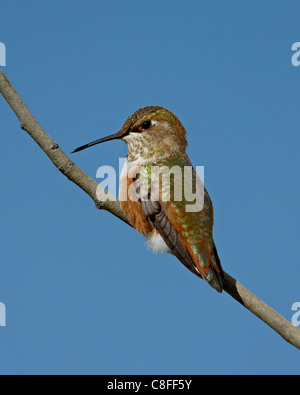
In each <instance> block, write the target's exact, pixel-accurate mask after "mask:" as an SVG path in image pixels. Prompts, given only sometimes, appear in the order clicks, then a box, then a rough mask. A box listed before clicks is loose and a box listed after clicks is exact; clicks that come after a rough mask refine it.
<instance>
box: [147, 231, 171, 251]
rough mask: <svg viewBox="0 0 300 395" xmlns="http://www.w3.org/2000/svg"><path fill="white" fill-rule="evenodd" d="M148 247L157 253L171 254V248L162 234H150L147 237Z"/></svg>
mask: <svg viewBox="0 0 300 395" xmlns="http://www.w3.org/2000/svg"><path fill="white" fill-rule="evenodd" d="M146 244H147V247H148V248H149V249H150V250H152V251H153V252H156V253H166V252H170V249H169V247H168V246H167V244H166V243H165V241H164V239H163V238H162V237H161V235H160V234H154V235H153V234H152V233H150V234H149V236H147V241H146Z"/></svg>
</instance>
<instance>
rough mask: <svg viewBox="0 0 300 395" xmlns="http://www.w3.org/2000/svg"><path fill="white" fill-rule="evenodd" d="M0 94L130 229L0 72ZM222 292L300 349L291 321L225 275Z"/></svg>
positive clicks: (63, 167)
mask: <svg viewBox="0 0 300 395" xmlns="http://www.w3.org/2000/svg"><path fill="white" fill-rule="evenodd" d="M0 92H1V94H2V96H3V97H4V99H5V100H6V101H7V103H8V104H9V105H10V107H11V108H12V110H13V112H14V113H15V114H16V116H17V118H18V119H19V121H20V123H21V128H22V129H23V130H25V131H26V132H27V133H28V134H29V135H30V136H31V137H32V138H33V140H34V141H35V142H36V143H37V144H38V145H39V146H40V147H41V149H42V150H43V151H44V152H45V154H46V155H47V156H48V157H49V158H50V160H51V161H52V162H53V164H54V166H55V167H56V168H57V169H58V170H59V171H60V172H61V173H62V174H63V175H64V176H66V177H67V178H68V179H69V180H70V181H72V182H74V183H75V184H76V185H78V186H79V188H81V189H82V190H83V191H84V192H85V193H87V194H88V195H89V196H90V197H91V198H92V199H93V201H94V202H95V205H96V207H97V208H100V209H103V210H107V211H109V212H110V213H111V214H113V215H115V216H116V217H118V218H119V219H121V220H122V221H124V222H126V223H127V224H128V225H130V226H131V224H130V222H129V220H128V219H127V217H126V216H125V214H124V212H123V210H122V208H121V206H120V203H119V201H118V200H114V198H113V196H111V195H109V194H108V193H107V192H106V191H105V190H104V189H103V188H101V187H100V186H99V185H98V184H97V182H96V181H94V180H93V179H92V178H90V177H89V176H88V175H87V174H86V173H84V172H83V171H82V170H81V169H80V168H79V167H78V166H77V165H75V163H73V162H72V161H71V160H70V159H69V158H68V156H67V155H66V154H65V153H64V152H63V151H62V150H61V148H60V147H59V145H58V144H57V143H56V142H55V141H53V140H52V139H51V137H50V136H49V135H48V134H47V133H46V132H45V131H44V130H43V128H42V127H41V126H40V125H39V123H38V122H37V121H36V119H35V118H34V117H33V115H32V114H31V112H30V111H29V110H28V108H27V107H26V106H25V104H24V102H23V101H22V99H21V98H20V96H19V95H18V94H17V92H16V91H15V89H14V88H13V86H12V85H11V83H10V82H9V80H8V79H7V77H6V75H5V74H4V73H3V72H2V71H0ZM104 195H106V199H107V200H105V201H102V200H103V199H102V198H101V197H103V196H104ZM97 196H98V197H100V199H98V197H97ZM224 290H225V292H227V293H228V294H229V295H230V296H232V297H233V298H234V299H235V300H237V301H238V302H239V303H241V304H242V305H243V306H244V307H245V308H246V309H248V310H249V311H251V312H252V313H253V314H255V315H256V316H257V317H258V318H260V319H261V320H262V321H264V322H265V323H266V324H267V325H269V326H270V327H271V328H272V329H274V330H275V331H276V332H277V333H278V334H279V335H280V336H281V337H283V339H285V340H286V341H287V342H289V343H290V344H292V345H293V346H295V347H296V348H298V349H300V329H299V328H297V327H296V326H294V325H292V323H291V322H289V321H288V320H286V319H285V318H283V317H282V316H281V315H280V314H278V313H277V312H276V311H275V310H273V309H272V308H271V307H270V306H268V305H267V304H266V303H264V302H263V301H262V300H260V299H259V298H258V297H257V296H255V295H254V294H253V293H251V292H250V291H249V290H248V289H246V288H245V287H244V286H243V285H242V284H240V283H239V282H238V281H236V280H235V279H234V278H233V277H231V276H230V275H229V274H227V273H225V278H224Z"/></svg>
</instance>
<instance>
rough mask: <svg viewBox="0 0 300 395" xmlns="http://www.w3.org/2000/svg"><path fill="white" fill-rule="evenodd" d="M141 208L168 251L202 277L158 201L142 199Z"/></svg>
mask: <svg viewBox="0 0 300 395" xmlns="http://www.w3.org/2000/svg"><path fill="white" fill-rule="evenodd" d="M141 205H142V209H143V212H144V214H145V215H146V217H147V218H149V219H150V221H151V222H152V224H153V225H154V227H155V228H156V229H157V230H158V232H159V234H160V235H161V237H162V238H163V240H164V241H165V243H166V244H167V246H168V247H169V248H170V251H171V252H172V254H173V255H174V256H176V258H177V259H179V261H180V262H181V263H183V264H184V266H185V267H186V268H187V269H189V270H190V271H191V272H192V273H194V274H196V275H197V276H199V277H200V278H202V276H201V274H200V273H199V270H198V269H197V266H196V265H195V263H194V262H193V260H192V258H191V257H190V255H189V253H188V251H187V249H186V248H185V246H184V245H183V244H182V241H181V238H180V236H179V233H178V232H177V231H176V230H175V228H174V226H173V225H172V224H171V222H170V221H169V219H168V216H167V215H166V212H165V210H164V209H163V208H162V207H161V205H160V203H159V201H151V200H142V201H141Z"/></svg>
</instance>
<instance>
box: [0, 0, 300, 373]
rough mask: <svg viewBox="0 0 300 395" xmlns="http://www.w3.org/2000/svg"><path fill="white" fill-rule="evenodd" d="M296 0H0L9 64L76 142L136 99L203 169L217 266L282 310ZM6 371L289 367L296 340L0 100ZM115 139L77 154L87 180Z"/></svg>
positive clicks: (291, 220)
mask: <svg viewBox="0 0 300 395" xmlns="http://www.w3.org/2000/svg"><path fill="white" fill-rule="evenodd" d="M299 12H300V5H299V2H297V1H289V2H273V1H268V0H267V1H264V2H261V1H243V2H241V1H237V0H236V1H226V2H224V1H210V2H206V1H192V0H189V1H186V2H181V1H177V0H173V1H166V0H163V1H161V0H160V1H158V0H154V1H151V2H146V1H131V0H128V1H86V2H81V1H72V2H71V1H60V2H58V1H56V0H53V1H52V2H47V3H45V2H38V1H26V2H21V1H14V2H8V1H3V2H2V3H1V26H0V42H3V43H5V45H6V49H7V66H6V67H3V68H2V70H4V71H5V72H6V73H7V76H8V77H9V79H10V81H11V82H12V83H13V85H14V86H15V88H16V89H17V91H18V92H19V93H20V95H21V97H22V98H23V100H24V101H25V103H26V104H27V106H28V107H29V109H30V110H31V111H32V112H33V114H34V116H35V117H36V118H37V119H38V121H39V122H40V124H41V125H42V126H43V127H44V128H45V130H46V131H47V132H48V133H49V134H50V135H51V136H52V137H53V138H54V139H55V140H56V141H57V142H58V143H59V144H60V145H61V147H62V148H63V149H64V150H65V151H66V152H70V151H71V150H72V149H74V148H75V147H77V146H79V145H81V144H84V143H87V142H89V141H92V140H95V139H97V138H100V137H102V136H106V135H107V134H110V133H115V132H116V131H118V130H119V129H120V127H121V126H122V124H123V122H124V121H125V119H126V118H127V117H128V116H129V115H130V114H132V113H133V112H134V111H135V110H137V109H138V108H140V107H143V106H145V105H160V106H164V107H167V108H169V109H170V110H172V111H173V112H174V113H175V114H176V115H177V116H178V117H179V119H180V120H181V121H182V123H183V125H184V126H185V128H186V130H187V132H188V140H189V149H188V154H189V157H190V159H191V161H192V162H193V164H194V165H195V166H205V184H206V187H207V189H208V191H209V193H210V196H211V198H212V200H213V203H214V208H215V229H214V237H215V242H216V245H217V248H218V251H219V254H220V257H221V261H222V264H223V267H224V269H225V270H226V271H227V272H228V273H229V274H231V275H232V276H234V277H235V278H237V279H238V280H239V281H240V282H241V283H242V284H244V285H245V286H246V287H248V288H249V289H250V290H251V291H252V292H254V293H255V294H257V295H258V296H259V297H261V298H262V299H263V300H264V301H265V302H267V303H268V304H270V305H271V306H272V307H273V308H274V309H276V310H277V311H278V312H279V313H281V314H282V315H283V316H285V317H286V318H287V319H288V320H291V319H292V314H293V312H292V310H291V306H292V304H293V303H295V302H299V301H300V292H299V277H300V266H299V257H300V244H299V231H300V225H299V224H300V213H299V200H300V187H299V171H300V160H299V144H300V133H299V122H298V113H299V93H300V89H299V88H300V67H294V66H293V65H292V63H291V57H292V51H291V47H292V44H293V43H294V42H296V41H300V35H299V18H298V15H299ZM0 114H1V122H0V127H1V148H2V150H1V157H0V163H1V168H2V172H1V182H2V193H1V197H0V199H1V207H2V212H1V227H0V232H1V264H0V268H1V276H0V302H2V303H5V305H6V309H7V326H6V327H5V328H4V327H1V328H0V349H1V353H0V373H3V374H4V373H19V374H31V373H46V374H48V373H69V374H78V373H82V374H87V373H88V374H94V373H98V374H214V373H217V374H235V373H236V374H247V373H248V374H259V373H261V374H298V373H299V351H298V350H296V349H294V348H293V347H292V346H291V345H289V344H288V343H286V342H285V341H284V340H282V339H281V338H280V337H279V336H278V335H277V334H276V333H275V332H274V331H272V330H271V329H270V328H269V327H267V326H266V325H265V324H263V323H262V322H261V321H260V320H258V319H257V318H256V317H254V316H253V315H252V314H251V313H249V312H248V311H247V310H245V309H243V308H242V307H241V306H240V305H239V304H238V303H236V302H235V301H234V300H233V299H232V298H231V297H229V296H228V295H227V294H222V295H219V294H217V293H216V292H215V291H214V290H212V289H211V288H210V287H209V286H208V285H207V284H205V283H204V282H203V281H201V280H199V279H197V278H196V277H195V276H193V275H192V274H191V273H190V272H189V271H188V270H186V269H185V268H184V267H183V266H182V265H181V264H180V263H179V262H177V261H176V260H175V259H174V258H173V257H171V256H167V255H152V254H151V253H149V252H148V251H147V250H146V249H145V247H144V240H143V238H142V237H141V236H140V235H138V234H137V233H136V232H135V231H133V230H132V229H130V228H129V227H128V226H126V225H125V224H123V223H122V222H121V221H119V220H117V219H116V218H115V217H113V216H112V215H111V214H109V213H106V212H100V211H97V210H95V208H94V205H93V202H92V201H91V200H90V199H89V198H88V197H87V196H86V195H85V194H84V193H83V192H82V191H81V190H80V189H78V188H77V187H76V186H75V185H73V184H71V183H70V182H68V180H67V179H65V178H64V177H63V176H62V175H61V174H60V173H59V172H58V171H57V170H56V169H55V168H54V167H53V165H52V164H51V162H50V161H49V160H48V159H47V158H46V157H45V155H44V154H43V152H42V151H41V150H40V149H39V148H38V147H37V146H36V145H35V144H34V142H33V141H32V140H31V139H30V137H29V136H28V135H26V133H24V132H23V131H21V129H20V127H19V124H18V121H17V119H16V117H15V115H14V114H13V113H12V111H11V110H10V108H9V107H8V105H7V104H6V102H5V101H4V100H3V98H2V97H0ZM124 156H126V145H125V144H124V143H122V142H118V141H117V142H115V141H113V142H110V143H106V145H105V146H104V145H103V146H98V147H95V148H93V149H90V150H87V151H84V152H82V153H80V154H77V155H76V156H73V157H72V159H73V160H74V161H75V162H76V163H77V164H78V165H79V166H80V167H81V168H82V169H83V170H84V171H86V172H87V173H88V174H89V175H90V176H92V177H93V178H95V176H96V171H97V168H98V167H99V166H102V165H110V166H117V165H118V161H119V157H124Z"/></svg>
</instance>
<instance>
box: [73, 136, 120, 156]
mask: <svg viewBox="0 0 300 395" xmlns="http://www.w3.org/2000/svg"><path fill="white" fill-rule="evenodd" d="M121 138H122V136H121V135H120V134H119V133H115V134H112V135H110V136H107V137H103V138H102V139H99V140H96V141H93V142H92V143H88V144H85V145H82V146H81V147H78V148H76V149H74V151H72V152H71V154H74V153H75V152H79V151H82V150H84V149H86V148H89V147H92V146H93V145H96V144H101V143H104V142H105V141H110V140H116V139H121Z"/></svg>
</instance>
